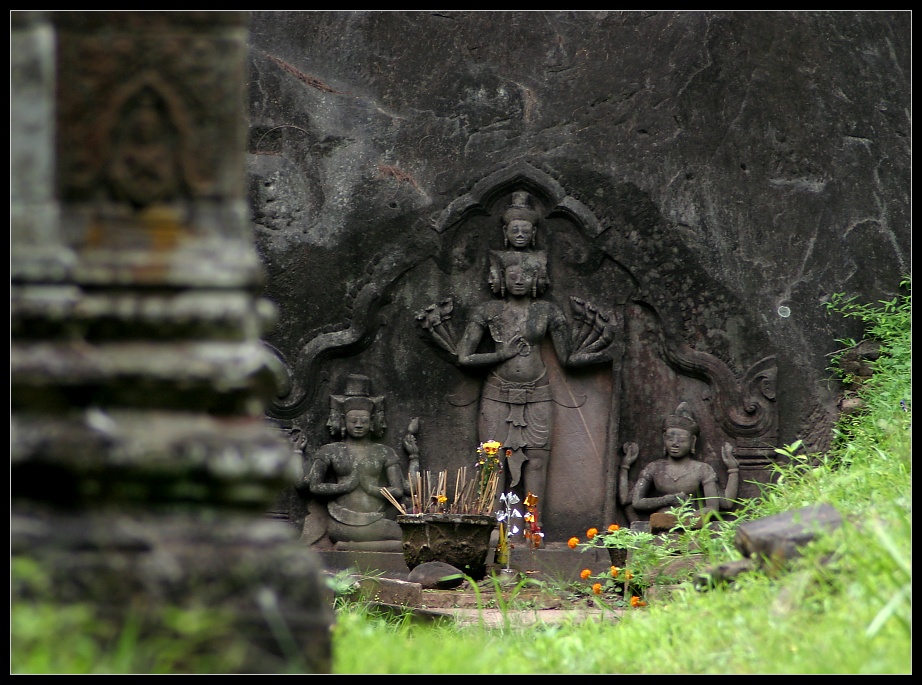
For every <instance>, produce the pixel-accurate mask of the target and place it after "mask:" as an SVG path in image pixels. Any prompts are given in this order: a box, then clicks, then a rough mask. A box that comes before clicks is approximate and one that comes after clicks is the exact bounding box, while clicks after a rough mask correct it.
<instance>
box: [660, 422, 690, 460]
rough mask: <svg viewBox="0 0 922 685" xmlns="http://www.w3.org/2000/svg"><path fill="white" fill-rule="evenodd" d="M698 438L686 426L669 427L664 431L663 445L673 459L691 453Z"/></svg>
mask: <svg viewBox="0 0 922 685" xmlns="http://www.w3.org/2000/svg"><path fill="white" fill-rule="evenodd" d="M695 442H696V438H695V436H694V435H692V434H691V432H690V431H687V430H685V429H684V428H667V429H666V430H665V431H664V432H663V446H664V447H665V448H666V454H667V456H669V457H671V458H672V459H681V458H682V457H684V456H686V455H688V454H690V453H691V451H692V448H694V446H695Z"/></svg>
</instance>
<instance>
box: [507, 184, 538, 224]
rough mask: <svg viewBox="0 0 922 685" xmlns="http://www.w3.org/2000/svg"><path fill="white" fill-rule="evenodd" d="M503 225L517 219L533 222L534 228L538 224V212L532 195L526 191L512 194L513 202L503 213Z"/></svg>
mask: <svg viewBox="0 0 922 685" xmlns="http://www.w3.org/2000/svg"><path fill="white" fill-rule="evenodd" d="M502 218H503V225H504V226H505V225H506V224H508V223H509V222H510V221H514V220H515V219H524V220H525V221H529V222H531V224H532V225H533V226H536V225H537V224H538V219H539V218H540V217H539V215H538V210H536V209H535V205H534V202H533V201H532V197H531V195H530V194H529V193H528V192H527V191H525V190H517V191H515V192H514V193H512V200H511V201H510V203H509V207H508V208H507V209H506V211H504V212H503V217H502Z"/></svg>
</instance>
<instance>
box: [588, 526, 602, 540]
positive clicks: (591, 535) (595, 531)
mask: <svg viewBox="0 0 922 685" xmlns="http://www.w3.org/2000/svg"><path fill="white" fill-rule="evenodd" d="M598 534H599V529H598V528H590V529H589V530H587V531H586V537H587V538H589V539H590V540H591V539H592V538H594V537H595V536H596V535H598Z"/></svg>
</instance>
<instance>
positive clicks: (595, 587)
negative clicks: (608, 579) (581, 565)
mask: <svg viewBox="0 0 922 685" xmlns="http://www.w3.org/2000/svg"><path fill="white" fill-rule="evenodd" d="M592 591H593V592H594V593H595V594H597V595H601V594H602V583H596V584H595V585H593V586H592Z"/></svg>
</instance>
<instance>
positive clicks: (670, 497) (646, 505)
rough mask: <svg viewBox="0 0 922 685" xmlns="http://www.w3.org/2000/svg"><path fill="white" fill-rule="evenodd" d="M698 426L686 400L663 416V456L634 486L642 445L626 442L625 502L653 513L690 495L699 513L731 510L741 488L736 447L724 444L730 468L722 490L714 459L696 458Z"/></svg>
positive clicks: (622, 478) (723, 454)
mask: <svg viewBox="0 0 922 685" xmlns="http://www.w3.org/2000/svg"><path fill="white" fill-rule="evenodd" d="M698 433H699V426H698V422H697V421H696V420H695V418H694V416H693V415H692V413H691V410H690V409H689V407H688V404H687V403H686V402H682V403H681V404H679V406H678V407H677V408H676V410H675V413H673V414H670V415H668V416H667V417H666V418H665V420H664V421H663V448H664V451H665V455H666V456H665V458H663V459H657V460H656V461H653V462H651V463H649V464H647V465H646V466H645V467H644V468H643V470H641V472H640V476H639V477H638V479H637V482H636V483H635V484H634V488H633V489H631V488H630V485H629V483H628V470H629V469H630V467H631V465H632V464H634V462H636V461H637V459H638V457H639V454H640V450H639V448H638V446H637V443H635V442H628V443H625V445H624V459H623V461H622V463H621V474H620V483H619V491H620V493H621V504H622V505H625V506H626V505H631V506H633V507H634V509H635V510H636V511H638V512H646V513H654V512H666V511H667V510H669V509H671V508H673V507H677V506H680V505H682V504H683V503H684V502H686V501H687V500H689V499H693V498H697V499H699V500H700V513H705V512H717V511H719V510H721V509H730V508H731V507H732V506H733V503H732V500H733V499H735V498H736V495H737V489H738V487H739V464H738V462H737V461H736V458H735V457H734V456H733V446H732V445H730V444H729V443H725V444H724V446H723V448H722V450H721V458H722V459H723V462H724V464H725V465H726V467H727V472H728V474H729V475H728V478H727V488H726V491H725V493H724V494H723V495H721V493H720V485H719V483H718V481H717V473H716V472H715V471H714V469H713V467H711V465H710V464H707V463H705V462H703V461H699V460H698V459H696V458H695V446H696V444H697V441H698Z"/></svg>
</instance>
